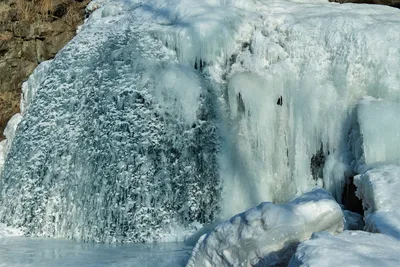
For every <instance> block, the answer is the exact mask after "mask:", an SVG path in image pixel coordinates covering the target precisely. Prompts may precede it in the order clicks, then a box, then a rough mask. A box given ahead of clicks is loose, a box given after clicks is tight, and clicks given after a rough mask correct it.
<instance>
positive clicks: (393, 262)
mask: <svg viewBox="0 0 400 267" xmlns="http://www.w3.org/2000/svg"><path fill="white" fill-rule="evenodd" d="M399 262H400V242H399V241H398V240H396V239H393V238H391V237H389V236H387V235H383V234H371V233H366V232H361V231H345V232H343V233H341V234H338V235H336V236H333V235H331V234H329V233H327V232H320V233H316V234H313V236H312V238H311V239H310V240H308V241H305V242H303V243H301V244H300V245H299V246H298V247H297V250H296V253H295V254H294V255H293V257H292V259H291V261H290V264H289V267H306V266H307V267H317V266H324V267H336V266H354V267H376V266H380V267H381V266H382V267H392V266H398V265H399Z"/></svg>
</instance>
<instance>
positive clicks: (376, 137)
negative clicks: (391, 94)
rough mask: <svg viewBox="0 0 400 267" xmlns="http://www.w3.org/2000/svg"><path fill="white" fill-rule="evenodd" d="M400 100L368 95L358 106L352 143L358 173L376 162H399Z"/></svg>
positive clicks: (350, 142) (351, 138)
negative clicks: (395, 100) (388, 99)
mask: <svg viewBox="0 0 400 267" xmlns="http://www.w3.org/2000/svg"><path fill="white" fill-rule="evenodd" d="M399 114H400V103H396V102H390V101H383V100H378V99H375V98H372V97H366V98H364V99H363V100H361V101H360V102H359V103H358V105H357V108H356V122H355V123H354V125H353V129H352V132H351V134H350V139H349V145H350V150H351V151H352V153H353V157H354V159H355V161H354V162H353V168H354V170H355V171H356V172H357V173H362V172H364V171H365V170H366V169H367V168H368V167H370V166H376V165H377V164H388V163H396V164H398V163H400V153H399V151H400V142H399V138H400V116H399Z"/></svg>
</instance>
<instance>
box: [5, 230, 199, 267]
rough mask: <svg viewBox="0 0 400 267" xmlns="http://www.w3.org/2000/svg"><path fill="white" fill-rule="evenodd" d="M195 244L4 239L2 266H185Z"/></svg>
mask: <svg viewBox="0 0 400 267" xmlns="http://www.w3.org/2000/svg"><path fill="white" fill-rule="evenodd" d="M191 250H192V247H189V246H185V245H184V244H183V243H159V244H126V245H107V244H94V243H77V242H73V241H66V240H56V239H38V238H25V237H8V238H1V239H0V267H17V266H18V267H28V266H29V267H34V266H35V267H48V266H52V267H53V266H57V267H64V266H79V267H87V266H93V267H94V266H96V267H101V266H108V267H128V266H129V267H131V266H132V267H136V266H141V267H142V266H155V267H158V266H171V267H174V266H185V264H186V262H187V260H188V258H189V256H190V253H191Z"/></svg>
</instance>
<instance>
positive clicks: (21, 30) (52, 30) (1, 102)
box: [0, 0, 90, 140]
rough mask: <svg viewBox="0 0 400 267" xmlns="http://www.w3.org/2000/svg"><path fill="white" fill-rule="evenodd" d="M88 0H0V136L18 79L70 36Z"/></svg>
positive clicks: (15, 107) (13, 106) (15, 101)
mask: <svg viewBox="0 0 400 267" xmlns="http://www.w3.org/2000/svg"><path fill="white" fill-rule="evenodd" d="M88 2H90V0H5V1H1V2H0V140H2V139H3V138H4V136H3V130H4V128H5V126H6V123H7V121H8V120H9V119H10V118H11V116H12V115H13V114H15V113H16V112H18V111H19V99H20V92H21V85H22V83H23V82H24V81H25V80H26V79H27V78H28V76H29V75H30V74H31V73H32V71H33V70H34V69H35V68H36V66H37V65H38V64H39V63H40V62H42V61H45V60H48V59H50V58H53V57H54V56H55V55H56V53H57V52H58V51H59V50H60V49H61V48H63V47H64V45H65V44H66V43H67V42H68V41H69V40H71V39H72V38H73V36H74V35H75V32H76V29H77V26H78V25H79V24H81V23H82V22H83V19H84V15H85V12H84V8H85V7H86V5H87V4H88Z"/></svg>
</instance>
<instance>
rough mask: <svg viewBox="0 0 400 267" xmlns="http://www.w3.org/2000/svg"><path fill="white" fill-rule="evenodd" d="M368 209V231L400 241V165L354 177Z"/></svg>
mask: <svg viewBox="0 0 400 267" xmlns="http://www.w3.org/2000/svg"><path fill="white" fill-rule="evenodd" d="M354 183H355V185H356V186H357V191H356V195H357V196H358V197H359V198H360V199H362V202H363V207H364V209H365V213H364V215H365V219H364V220H365V223H366V225H365V229H366V230H368V231H371V232H379V233H384V234H388V235H391V236H393V237H395V238H397V239H400V211H399V207H400V198H399V192H400V166H399V165H385V166H379V167H377V168H374V169H371V170H368V171H367V172H365V173H364V174H362V175H357V176H355V177H354Z"/></svg>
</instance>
